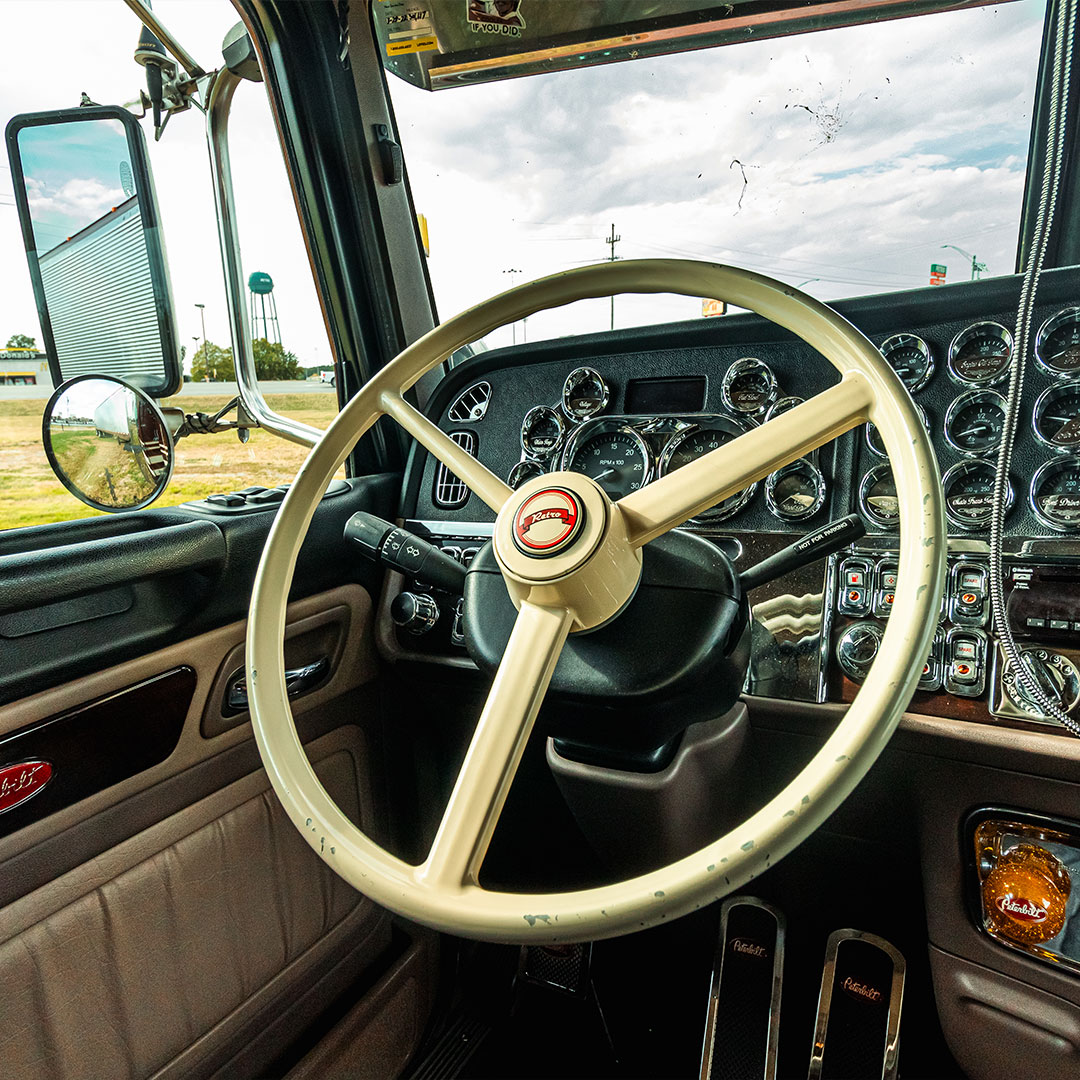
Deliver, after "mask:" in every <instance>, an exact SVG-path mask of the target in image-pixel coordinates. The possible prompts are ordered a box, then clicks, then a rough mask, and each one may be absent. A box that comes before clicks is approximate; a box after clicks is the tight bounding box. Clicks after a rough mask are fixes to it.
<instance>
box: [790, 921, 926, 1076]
mask: <svg viewBox="0 0 1080 1080" xmlns="http://www.w3.org/2000/svg"><path fill="white" fill-rule="evenodd" d="M905 967H906V965H905V963H904V957H903V956H902V955H901V954H900V952H899V951H898V950H897V949H895V948H894V947H893V946H892V945H890V944H889V942H887V941H886V940H885V939H884V938H879V937H876V936H875V935H874V934H864V933H863V932H862V931H860V930H836V931H834V932H833V933H832V934H830V935H829V941H828V944H827V945H826V946H825V970H824V971H823V972H822V975H821V993H820V994H819V996H818V1013H817V1025H816V1026H815V1028H814V1049H813V1052H812V1054H811V1057H810V1073H809V1080H849V1078H850V1080H854V1078H858V1080H879V1078H880V1080H893V1078H894V1077H895V1076H896V1067H897V1062H898V1058H899V1053H900V1007H901V1005H902V1004H903V1000H904V970H905Z"/></svg>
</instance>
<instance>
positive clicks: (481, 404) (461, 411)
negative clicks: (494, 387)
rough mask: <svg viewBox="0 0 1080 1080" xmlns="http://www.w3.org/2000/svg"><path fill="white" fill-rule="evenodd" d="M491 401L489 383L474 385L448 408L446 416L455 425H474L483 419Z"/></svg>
mask: <svg viewBox="0 0 1080 1080" xmlns="http://www.w3.org/2000/svg"><path fill="white" fill-rule="evenodd" d="M489 401H491V383H488V382H478V383H474V384H473V385H472V386H470V387H469V389H468V390H466V391H465V393H464V394H462V395H461V397H459V398H458V399H457V401H455V402H454V404H453V405H451V406H450V411H449V413H447V415H448V416H449V417H450V419H451V420H452V421H453V422H454V423H455V424H475V423H476V422H477V421H478V420H483V419H484V413H486V412H487V408H488V402H489Z"/></svg>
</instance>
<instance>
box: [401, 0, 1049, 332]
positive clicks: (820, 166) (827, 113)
mask: <svg viewBox="0 0 1080 1080" xmlns="http://www.w3.org/2000/svg"><path fill="white" fill-rule="evenodd" d="M1044 14H1045V11H1044V7H1043V6H1042V5H1041V4H1038V3H1034V2H1031V3H1029V2H1026V0H1021V2H1017V3H1011V4H1007V5H1004V6H1000V7H989V8H974V9H967V10H963V11H957V12H949V13H947V14H939V15H933V16H927V17H921V18H911V19H904V20H900V21H894V22H886V23H880V24H876V25H867V26H857V27H848V28H843V29H835V30H828V31H823V32H820V33H815V34H807V35H802V36H798V37H788V38H779V39H773V40H767V41H759V42H753V43H747V44H741V45H739V47H738V48H733V47H725V48H721V49H710V50H704V51H700V52H692V53H686V54H681V55H671V56H665V57H659V58H651V59H646V60H639V61H635V62H632V63H622V64H613V65H608V66H600V67H593V68H586V69H583V70H576V71H566V72H557V73H552V74H547V75H541V76H536V77H531V78H525V79H513V80H509V81H505V82H500V83H485V84H481V85H476V86H467V87H461V88H455V89H453V90H450V91H442V92H438V93H434V94H433V93H429V92H427V91H424V90H419V89H416V88H415V87H413V86H411V85H409V84H407V83H405V82H403V81H401V80H399V79H397V78H390V80H389V82H390V86H391V92H392V96H393V101H394V107H395V111H396V114H397V120H398V125H399V129H400V132H401V140H402V144H403V148H404V151H405V158H406V161H407V162H408V165H409V173H410V182H411V184H412V188H413V195H414V199H415V202H416V208H417V211H418V212H419V213H420V214H423V215H424V217H425V218H426V219H427V225H428V234H429V237H430V258H429V269H430V274H431V279H432V284H433V288H434V292H435V297H436V302H437V304H438V307H439V311H440V315H441V316H442V317H443V318H445V317H447V316H449V315H452V314H455V313H456V312H458V311H460V310H462V309H463V308H466V307H468V306H470V305H471V304H474V303H476V302H478V301H479V300H481V299H483V298H484V297H485V296H489V295H491V294H492V293H496V292H501V291H503V290H504V289H506V288H508V287H509V286H510V285H512V284H517V283H519V282H521V281H525V280H529V279H532V278H534V277H539V276H541V275H544V274H548V273H552V272H555V271H558V270H561V269H566V268H570V267H574V266H581V265H584V264H587V263H592V262H599V261H602V260H604V259H609V258H617V259H630V258H693V259H707V260H712V261H717V262H727V263H732V264H735V265H739V266H743V267H748V268H751V269H754V270H759V271H761V272H763V273H766V274H769V275H771V276H774V277H778V278H780V279H782V280H784V281H786V282H789V283H791V284H793V285H797V286H799V287H801V288H803V289H805V291H807V292H809V293H811V294H812V295H814V296H817V297H818V298H820V299H833V298H837V297H842V296H852V295H860V294H867V293H880V292H889V291H894V290H901V289H913V288H918V287H921V286H926V285H930V284H941V285H948V284H953V283H956V282H963V281H969V280H971V279H972V278H973V277H987V276H997V275H1003V274H1011V273H1013V271H1014V267H1015V261H1016V247H1017V236H1018V231H1019V222H1020V209H1021V200H1022V196H1023V190H1024V176H1025V169H1026V162H1027V151H1028V141H1029V137H1030V125H1031V115H1032V104H1033V99H1034V92H1035V80H1036V74H1037V65H1038V58H1039V50H1040V44H1041V36H1042V24H1043V18H1044ZM706 313H711V312H709V308H708V306H707V305H703V303H702V300H701V299H695V298H687V297H675V296H659V297H634V296H627V297H619V298H617V299H616V300H615V301H614V303H610V302H609V301H608V300H594V301H585V302H581V303H579V304H575V305H573V306H572V307H570V308H564V309H557V310H554V311H549V312H543V313H540V314H538V315H537V316H534V317H533V318H531V319H529V320H528V321H527V322H525V323H519V324H517V325H516V326H513V327H505V328H503V329H501V330H499V331H497V332H496V333H495V334H493V335H491V337H490V338H489V339H488V342H487V343H488V344H489V345H493V346H494V345H505V344H510V343H511V342H512V341H519V342H520V341H522V340H525V339H527V340H535V339H539V338H548V337H555V336H558V335H561V334H566V333H580V332H588V331H596V330H604V329H608V328H610V327H616V328H618V327H626V326H635V325H645V324H650V323H656V322H665V321H671V320H684V319H692V318H698V317H701V316H702V315H703V314H706Z"/></svg>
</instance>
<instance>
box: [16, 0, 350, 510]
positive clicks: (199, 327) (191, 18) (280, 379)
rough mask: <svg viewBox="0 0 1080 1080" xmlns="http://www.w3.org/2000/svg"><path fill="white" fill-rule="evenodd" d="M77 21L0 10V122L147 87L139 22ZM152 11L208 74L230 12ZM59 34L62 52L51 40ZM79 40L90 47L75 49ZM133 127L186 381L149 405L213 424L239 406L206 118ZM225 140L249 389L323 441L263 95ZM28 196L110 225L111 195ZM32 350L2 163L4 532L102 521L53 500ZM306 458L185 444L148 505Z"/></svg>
mask: <svg viewBox="0 0 1080 1080" xmlns="http://www.w3.org/2000/svg"><path fill="white" fill-rule="evenodd" d="M77 9H78V10H73V11H71V12H70V14H71V18H70V19H68V18H67V16H65V19H64V20H59V21H58V20H56V19H55V18H52V17H50V15H49V11H48V5H44V6H42V5H40V4H37V3H34V2H33V0H15V2H9V3H6V4H4V5H2V6H0V36H2V37H3V39H4V40H5V41H6V42H9V43H12V44H16V43H18V42H22V44H21V45H18V47H17V48H16V52H17V53H18V58H17V59H16V60H15V61H14V70H12V68H11V66H10V65H9V69H8V71H7V72H6V75H10V76H11V77H10V78H8V77H5V78H4V79H3V80H0V124H2V125H6V124H7V122H8V120H9V119H10V118H11V117H12V116H13V115H16V114H18V113H24V112H37V111H42V110H45V109H50V108H70V107H72V106H74V105H77V104H78V103H79V99H80V92H82V91H83V90H85V91H86V92H87V93H88V94H89V95H90V97H92V98H93V100H95V101H99V102H131V101H133V100H134V99H136V98H137V96H138V91H139V88H140V87H142V86H145V77H144V73H143V69H142V68H141V67H139V66H138V65H137V64H136V63H134V61H133V59H132V54H133V49H134V45H135V42H136V40H137V39H138V36H139V31H140V24H139V22H138V20H137V19H135V18H134V17H133V16H132V15H131V13H130V12H129V11H128V10H127V9H126V8H125V7H124V6H123V5H119V4H115V3H108V2H101V3H98V2H93V3H86V4H83V5H77ZM155 11H160V15H161V18H162V19H163V21H164V22H165V24H166V25H167V26H168V27H169V28H170V30H172V32H173V33H175V34H176V35H177V37H178V38H179V39H180V40H181V41H182V42H183V43H184V44H185V46H186V47H187V48H188V49H189V51H190V52H191V53H192V54H193V55H194V56H195V57H196V58H197V59H198V60H199V61H200V62H201V63H202V64H203V66H204V67H206V68H208V69H209V68H212V67H214V66H216V65H218V64H220V63H221V41H222V39H223V38H224V36H225V34H226V32H227V31H228V30H229V28H230V27H232V26H233V25H235V23H236V21H237V16H236V11H235V9H234V8H233V7H232V6H231V4H229V3H227V2H226V0H220V2H214V3H210V4H196V5H191V4H183V3H178V2H175V0H173V2H169V0H162V2H160V3H159V4H157V5H155ZM57 34H59V35H60V37H61V38H62V39H63V41H61V42H56V36H57ZM68 39H70V40H68ZM45 40H50V41H52V42H54V43H55V44H59V46H60V47H61V48H62V49H63V50H64V55H65V56H66V57H67V60H66V61H65V64H64V65H63V67H62V68H61V70H60V72H59V74H57V73H55V72H54V75H55V77H52V76H48V77H47V76H46V72H45V69H43V68H42V67H41V65H40V63H39V62H38V61H37V60H36V59H35V57H38V56H39V51H40V50H39V46H35V45H34V42H38V43H40V42H42V41H45ZM87 41H93V42H94V48H92V49H88V48H86V47H85V43H86V42H87ZM50 47H53V46H50ZM142 125H143V129H144V132H145V134H146V142H147V147H148V153H149V158H150V164H151V167H152V169H153V173H154V183H155V187H156V190H157V199H158V205H159V208H160V212H161V224H162V232H163V234H164V242H165V250H166V257H167V259H168V263H169V269H170V277H171V280H172V293H173V303H174V310H175V313H176V326H177V337H178V347H179V349H180V352H181V354H182V356H183V369H184V384H183V387H182V389H181V391H180V393H179V394H177V395H176V396H175V397H172V398H169V399H164V400H162V401H161V404H162V405H165V406H176V407H179V408H182V409H183V410H184V411H185V412H188V413H193V412H203V413H209V414H213V413H215V412H217V411H218V410H219V409H221V408H222V407H223V406H225V405H226V404H227V403H228V402H229V401H230V399H232V398H233V397H235V395H236V394H237V387H236V382H235V371H234V366H233V356H232V343H231V335H230V331H229V317H228V311H227V308H226V301H225V289H224V284H223V280H222V272H221V259H220V255H219V248H218V237H217V222H216V217H215V212H214V200H213V186H212V179H211V174H210V167H209V162H208V155H207V150H206V136H205V123H204V118H203V116H202V115H201V114H200V113H199V112H198V111H197V110H195V109H190V110H188V111H187V112H184V113H178V114H176V115H174V116H172V117H171V118H170V119H169V122H168V124H167V126H166V128H165V130H164V133H163V134H162V137H161V139H160V140H158V141H155V139H154V133H153V128H152V122H151V120H150V119H149V117H148V118H146V119H144V120H143V121H142ZM229 132H230V153H231V159H232V169H233V184H234V188H235V194H236V203H237V207H238V218H239V228H240V237H241V255H242V258H243V263H244V275H245V279H246V281H247V286H248V288H247V302H248V317H249V320H250V322H251V328H252V337H253V338H254V339H255V350H254V351H255V360H256V367H257V369H258V372H259V378H260V386H261V389H262V391H263V394H264V396H265V397H266V400H267V402H268V404H269V406H270V408H272V409H274V410H275V411H277V412H279V413H282V414H284V415H287V416H291V417H295V418H296V419H298V420H301V421H303V422H305V423H308V424H311V425H313V426H315V427H319V428H324V427H326V426H327V425H328V424H329V423H330V421H331V420H332V419H333V417H334V415H335V413H336V412H337V391H336V388H335V386H334V384H333V376H334V369H333V359H332V355H331V350H330V345H329V342H328V340H327V335H326V330H325V326H324V322H323V317H322V311H321V308H320V306H319V302H318V297H317V294H316V291H315V286H314V282H313V279H312V274H311V269H310V263H309V259H308V255H307V251H306V249H305V246H304V243H303V237H302V235H301V231H300V225H299V221H298V219H297V212H296V207H295V204H294V202H293V197H292V192H291V189H290V187H289V183H288V178H287V175H286V171H285V165H284V161H283V159H282V154H281V149H280V144H279V141H278V137H277V132H276V130H275V127H274V123H273V117H272V115H271V113H270V106H269V103H268V102H267V99H266V92H265V89H264V87H263V86H262V85H261V84H253V83H244V84H243V85H242V86H240V88H239V89H238V90H237V93H236V96H235V98H234V101H233V106H232V115H231V118H230V126H229ZM35 194H36V195H37V196H38V197H39V198H43V199H52V200H56V203H57V205H58V206H59V205H60V204H62V203H63V202H64V201H65V200H67V201H73V200H82V201H83V202H85V200H87V199H92V200H97V201H98V202H99V203H100V204H101V208H102V212H107V211H108V208H109V206H110V205H111V203H110V198H111V195H112V193H111V192H108V191H96V190H95V191H90V190H76V189H75V188H74V187H72V186H71V185H67V190H56V191H48V190H45V191H41V192H37V193H35ZM113 201H115V200H113ZM107 204H108V205H107ZM61 239H63V238H62V237H61ZM42 340H43V338H42V334H41V329H40V326H39V324H38V318H37V311H36V306H35V302H34V295H33V291H32V288H31V285H30V277H29V272H28V269H27V264H26V257H25V253H24V250H23V245H22V240H21V235H20V231H19V223H18V216H17V213H16V209H15V199H14V194H13V188H12V183H11V173H10V171H9V169H8V168H7V161H6V158H5V159H4V160H3V162H2V163H0V529H10V528H19V527H23V526H28V525H41V524H46V523H49V522H54V521H65V520H69V519H75V518H84V517H91V516H95V515H97V514H99V513H100V511H96V510H93V509H91V508H90V507H88V506H84V505H83V504H82V503H81V502H79V501H78V500H76V499H75V497H74V496H72V495H70V494H69V493H68V492H67V491H66V490H65V489H64V488H63V486H62V485H61V484H60V482H59V481H58V480H57V479H56V477H55V476H54V475H53V472H52V470H51V469H50V467H49V464H48V461H47V459H46V456H45V452H44V450H43V448H42V443H41V417H42V413H43V411H44V407H45V403H46V401H47V400H48V397H49V395H50V394H51V393H52V391H53V389H54V387H53V383H52V379H51V377H50V374H49V368H48V362H47V356H46V355H45V353H44V352H43V351H42V348H41V346H42ZM306 453H307V450H306V448H304V447H302V446H298V445H295V444H293V443H289V442H286V441H284V440H282V439H279V438H277V437H275V436H273V435H270V434H268V433H266V432H263V431H258V430H256V431H253V432H252V433H251V438H250V440H249V441H248V442H247V443H246V444H245V443H241V442H240V441H239V440H238V438H237V436H236V434H235V433H234V432H226V433H221V434H217V435H206V436H203V435H194V436H189V437H186V438H184V439H182V440H180V441H179V442H178V443H177V445H176V452H175V470H174V473H173V478H172V482H171V483H170V484H169V486H168V488H167V489H166V491H165V493H164V494H163V495H162V496H161V498H160V499H159V500H158V502H157V503H156V504H155V505H157V506H174V505H176V504H178V503H182V502H187V501H189V500H193V499H201V498H204V497H205V496H206V495H209V494H212V493H214V492H220V491H233V490H237V489H240V488H244V487H249V486H253V485H260V486H265V487H273V486H276V485H278V484H282V483H288V482H289V481H290V480H291V479H292V478H293V476H294V475H295V474H296V471H297V469H298V468H299V466H300V464H301V462H302V461H303V460H304V457H305V456H306Z"/></svg>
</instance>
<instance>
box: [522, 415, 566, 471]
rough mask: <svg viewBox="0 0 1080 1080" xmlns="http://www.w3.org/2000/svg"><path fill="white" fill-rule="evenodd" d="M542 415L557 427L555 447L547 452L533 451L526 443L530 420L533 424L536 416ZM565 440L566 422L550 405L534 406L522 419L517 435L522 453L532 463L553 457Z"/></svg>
mask: <svg viewBox="0 0 1080 1080" xmlns="http://www.w3.org/2000/svg"><path fill="white" fill-rule="evenodd" d="M540 414H543V415H545V416H546V418H547V419H551V420H554V421H555V423H556V424H558V426H559V437H558V439H557V440H556V442H555V445H554V446H552V447H550V448H549V449H547V450H542V451H537V450H533V449H532V448H531V447H530V446H529V444H528V442H527V441H526V436H525V433H526V431H527V429H528V427H529V424H530V420H531V421H532V422H533V423H535V418H536V417H537V415H540ZM565 438H566V421H565V420H564V419H563V416H562V414H561V413H560V412H559V411H558V409H553V408H552V407H551V406H550V405H534V406H533V407H532V408H531V409H530V410H529V411H528V412H527V413H526V414H525V416H524V417H523V418H522V421H521V430H520V432H519V433H518V441H519V442H520V443H521V449H522V452H523V453H525V454H527V455H528V456H529V457H531V458H532V459H533V460H534V461H543V460H545V459H546V458H550V457H553V456H554V455H556V454H558V452H559V449H560V448H561V447H562V444H563V440H564V439H565Z"/></svg>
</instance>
